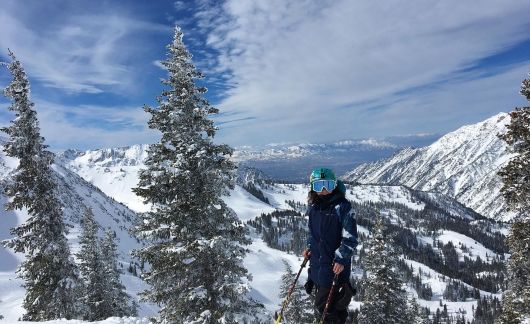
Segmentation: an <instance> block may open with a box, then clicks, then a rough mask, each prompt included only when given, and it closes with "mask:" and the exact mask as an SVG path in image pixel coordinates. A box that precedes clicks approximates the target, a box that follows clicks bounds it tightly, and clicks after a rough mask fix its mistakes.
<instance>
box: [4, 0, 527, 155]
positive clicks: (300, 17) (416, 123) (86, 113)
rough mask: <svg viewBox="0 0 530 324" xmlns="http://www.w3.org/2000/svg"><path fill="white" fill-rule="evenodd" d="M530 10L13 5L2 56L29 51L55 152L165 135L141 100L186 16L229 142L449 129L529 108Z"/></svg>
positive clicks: (265, 1) (300, 3) (58, 0)
mask: <svg viewBox="0 0 530 324" xmlns="http://www.w3.org/2000/svg"><path fill="white" fill-rule="evenodd" d="M528 12H530V2H528V1H524V0H520V1H510V0H506V1H497V0H483V1H480V2H478V3H477V2H475V3H473V4H470V3H469V2H467V1H460V0H444V1H434V0H422V1H420V0H413V1H364V0H362V1H361V0H360V1H344V0H333V1H331V0H320V1H314V0H296V1H295V0H259V1H257V0H256V1H252V0H248V1H246V0H245V1H242V0H225V1H213V0H194V1H192V0H189V1H149V2H146V1H131V0H129V1H119V2H118V1H102V0H94V1H77V0H76V1H68V0H50V1H16V0H4V1H2V7H0V57H1V59H2V60H4V61H5V60H7V49H8V48H10V49H11V50H12V51H13V52H14V53H15V54H16V55H17V57H18V58H19V59H20V60H21V61H22V64H23V65H24V67H25V69H26V72H27V73H28V75H29V77H30V80H31V86H32V100H33V101H34V102H35V104H36V109H37V111H38V116H39V119H40V122H41V128H42V134H43V136H44V137H45V138H46V141H47V143H48V144H49V145H50V146H51V148H52V149H64V148H78V149H89V148H99V147H116V146H126V145H131V144H139V143H152V142H154V141H156V140H157V138H158V134H157V133H155V132H153V131H151V130H149V129H148V128H147V124H146V122H147V119H148V116H147V115H146V114H145V113H144V111H143V109H142V106H143V105H144V104H148V105H154V104H156V102H155V97H156V96H157V95H159V94H160V92H161V90H162V85H161V84H160V78H162V77H164V76H165V73H166V72H165V71H164V70H163V69H161V68H160V66H159V64H158V63H157V62H158V61H159V60H161V59H163V58H164V57H165V46H166V44H168V43H169V42H170V41H171V38H172V33H173V27H174V25H175V24H179V25H180V26H181V27H182V29H183V31H184V33H185V37H184V42H185V43H186V45H187V46H188V48H189V49H190V51H191V52H192V54H193V55H194V62H195V63H196V65H197V66H198V67H199V68H200V69H201V70H202V71H203V72H204V73H205V74H206V79H205V80H203V82H204V84H205V85H206V86H207V87H208V89H209V92H208V94H207V96H208V98H209V99H210V101H211V103H212V104H214V105H215V106H217V107H218V108H219V109H220V110H221V114H219V115H218V116H217V117H215V121H216V123H217V124H218V125H219V127H220V130H219V132H218V134H217V137H216V140H217V141H219V142H224V143H228V144H231V145H233V146H239V145H263V144H267V143H273V142H274V143H278V142H332V141H337V140H342V139H354V138H367V137H372V138H383V137H386V136H393V135H409V134H423V133H446V132H449V131H452V130H454V129H456V128H458V127H460V126H462V125H464V124H469V123H475V122H479V121H481V120H484V119H486V118H488V117H490V116H492V115H494V114H497V113H498V112H501V111H509V110H511V109H512V108H513V107H515V106H522V105H525V104H526V103H525V101H524V100H523V98H522V97H521V96H519V95H518V91H519V87H520V83H521V81H522V79H523V78H525V77H527V76H528V72H529V71H530V33H528V31H529V30H530V16H529V15H528V14H527V13H528ZM9 78H10V76H9V75H8V73H7V70H5V69H2V70H1V71H0V86H1V87H5V86H6V85H7V84H8V82H9ZM7 104H8V102H7V101H6V100H5V99H0V124H1V125H6V124H7V123H8V122H9V120H10V118H11V117H12V116H11V114H10V113H9V112H8V111H7V109H6V107H7Z"/></svg>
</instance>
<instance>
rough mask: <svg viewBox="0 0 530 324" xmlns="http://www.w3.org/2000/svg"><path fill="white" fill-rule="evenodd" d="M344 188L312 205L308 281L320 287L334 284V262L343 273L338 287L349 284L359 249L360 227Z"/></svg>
mask: <svg viewBox="0 0 530 324" xmlns="http://www.w3.org/2000/svg"><path fill="white" fill-rule="evenodd" d="M345 189H346V188H345V187H344V184H342V183H339V186H338V187H337V189H336V190H334V191H333V192H332V193H331V194H330V195H327V196H320V197H319V199H317V200H316V201H315V202H312V203H310V205H309V208H308V211H307V214H308V216H309V238H308V240H307V243H308V248H309V250H310V251H311V256H310V260H309V278H310V279H311V280H312V281H313V282H314V283H316V284H317V285H319V286H322V287H330V286H331V284H332V282H333V276H334V273H333V270H332V269H333V262H337V263H340V264H342V265H343V266H344V270H343V271H342V272H341V273H340V274H339V277H338V283H339V284H341V283H344V282H347V281H348V280H349V278H350V273H351V257H352V255H353V252H354V250H355V248H356V247H357V223H356V221H355V214H354V211H353V209H352V206H351V203H350V202H349V201H348V200H346V198H345V195H344V193H345V191H346V190H345Z"/></svg>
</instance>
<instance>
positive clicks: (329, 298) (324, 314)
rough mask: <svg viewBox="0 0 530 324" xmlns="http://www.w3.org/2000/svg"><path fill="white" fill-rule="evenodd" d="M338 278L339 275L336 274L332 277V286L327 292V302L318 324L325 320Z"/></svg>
mask: <svg viewBox="0 0 530 324" xmlns="http://www.w3.org/2000/svg"><path fill="white" fill-rule="evenodd" d="M338 278H339V274H338V273H336V274H335V276H334V277H333V284H331V289H330V290H329V294H328V300H327V301H326V307H324V312H323V313H322V318H321V319H320V324H323V323H324V320H325V319H326V315H327V313H328V308H329V305H330V304H331V300H332V298H333V290H335V285H336V284H337V279H338Z"/></svg>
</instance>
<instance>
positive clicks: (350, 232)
mask: <svg viewBox="0 0 530 324" xmlns="http://www.w3.org/2000/svg"><path fill="white" fill-rule="evenodd" d="M339 216H340V220H341V224H342V242H341V244H340V246H339V248H338V249H337V250H336V251H335V262H337V263H340V264H342V265H347V264H350V263H351V257H352V255H353V252H354V251H355V248H356V247H357V222H356V221H355V212H354V211H353V208H352V207H351V205H350V204H348V205H347V207H346V208H344V207H341V208H340V210H339Z"/></svg>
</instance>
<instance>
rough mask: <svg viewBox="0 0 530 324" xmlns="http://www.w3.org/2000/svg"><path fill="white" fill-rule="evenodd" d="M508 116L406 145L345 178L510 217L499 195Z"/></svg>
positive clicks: (494, 117)
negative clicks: (425, 143) (407, 189)
mask: <svg viewBox="0 0 530 324" xmlns="http://www.w3.org/2000/svg"><path fill="white" fill-rule="evenodd" d="M509 118H510V117H509V115H508V114H506V113H500V114H498V115H495V116H493V117H491V118H488V119H487V120H485V121H483V122H480V123H477V124H474V125H468V126H463V127H461V128H459V129H457V130H456V131H454V132H451V133H449V134H447V135H445V136H443V137H441V138H440V139H438V140H437V141H436V142H434V143H433V144H431V145H429V146H427V147H422V148H416V149H414V148H407V149H403V150H401V151H399V152H398V153H396V154H394V155H393V156H391V157H389V158H385V159H382V160H380V161H377V162H372V163H366V164H362V165H360V166H358V167H357V168H355V169H354V170H353V171H351V172H348V173H346V174H345V175H344V179H345V180H348V181H354V182H358V183H378V184H401V185H405V186H408V187H410V188H414V189H417V190H421V191H435V192H440V193H443V194H446V195H448V196H451V197H454V198H455V199H456V200H458V201H459V202H461V203H462V204H464V205H465V206H467V207H470V208H473V209H474V210H476V211H477V212H479V213H480V214H483V215H485V216H487V217H490V218H493V219H498V220H505V221H507V220H510V219H511V218H513V216H514V214H513V213H511V212H506V211H505V203H504V201H503V199H502V197H501V195H500V189H501V187H502V183H501V179H500V178H499V177H498V176H497V172H498V171H499V169H500V168H501V167H502V166H503V165H505V164H506V163H507V162H508V160H509V159H510V157H511V155H510V153H509V152H508V148H507V146H506V144H505V142H504V141H502V140H501V139H499V138H498V137H497V134H499V133H503V132H505V130H506V125H507V124H508V123H509V121H510V120H509Z"/></svg>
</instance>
